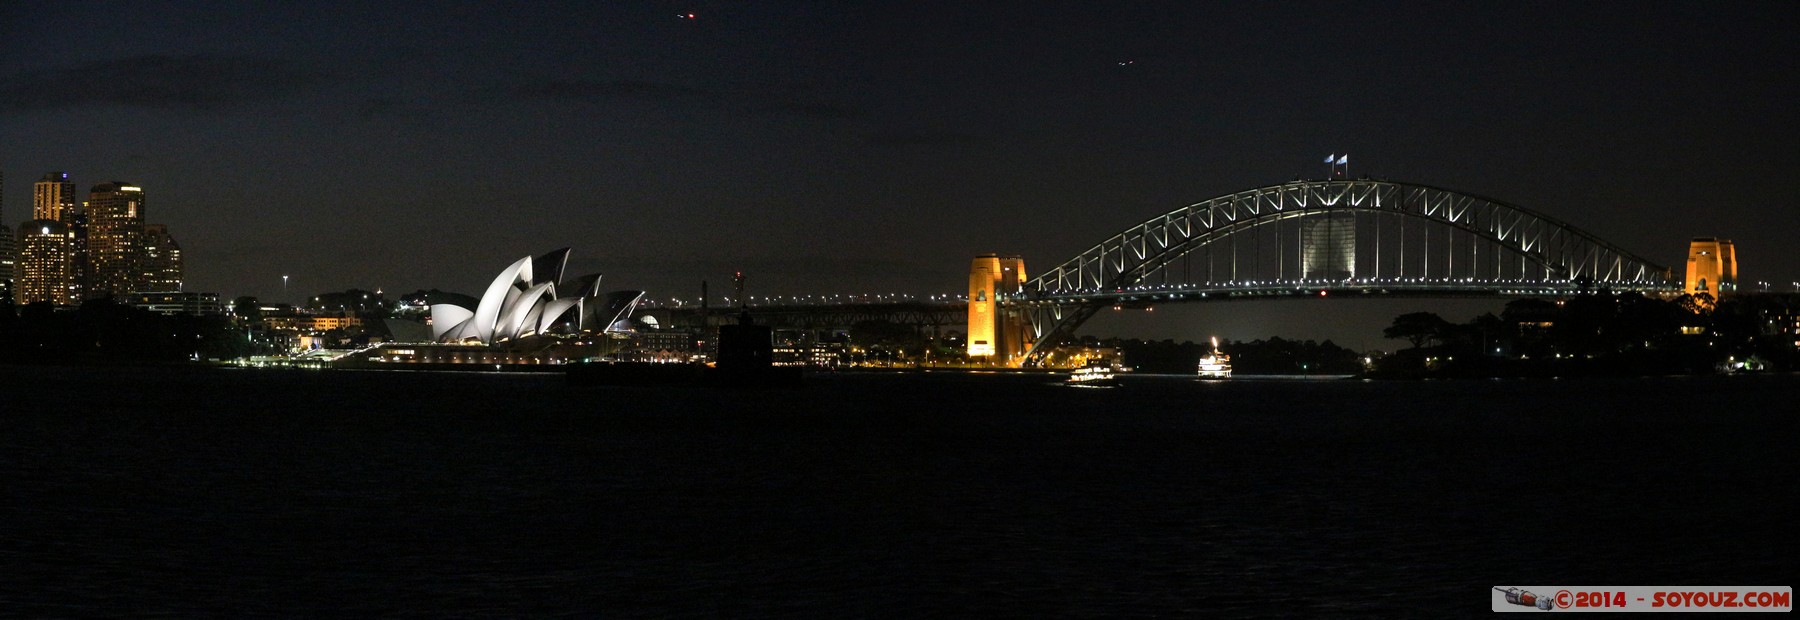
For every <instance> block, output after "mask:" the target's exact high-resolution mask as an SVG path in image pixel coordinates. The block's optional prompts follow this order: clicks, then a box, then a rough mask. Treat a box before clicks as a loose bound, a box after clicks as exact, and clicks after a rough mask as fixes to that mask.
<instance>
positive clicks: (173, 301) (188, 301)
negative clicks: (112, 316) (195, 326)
mask: <svg viewBox="0 0 1800 620" xmlns="http://www.w3.org/2000/svg"><path fill="white" fill-rule="evenodd" d="M125 303H126V304H127V305H130V306H133V307H137V308H143V309H145V310H149V311H151V312H156V313H159V314H166V315H177V314H187V315H194V316H219V315H222V314H224V313H225V308H224V306H221V305H219V294H218V293H189V292H184V291H153V292H147V293H131V294H129V295H126V296H125Z"/></svg>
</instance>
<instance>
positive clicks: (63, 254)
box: [14, 220, 78, 306]
mask: <svg viewBox="0 0 1800 620" xmlns="http://www.w3.org/2000/svg"><path fill="white" fill-rule="evenodd" d="M73 253H74V237H73V235H72V234H71V233H70V232H69V227H68V226H66V225H64V224H63V223H62V222H58V221H55V220H31V221H28V222H25V223H24V224H20V225H19V235H18V252H17V256H18V260H17V263H16V264H15V266H14V270H15V271H16V272H17V284H16V285H15V287H14V298H15V299H17V300H18V303H19V304H20V305H25V304H34V303H38V302H49V303H51V304H54V305H58V306H70V305H74V304H75V303H77V301H78V300H77V299H76V297H75V277H74V272H73V266H74V261H72V260H71V258H72V255H73Z"/></svg>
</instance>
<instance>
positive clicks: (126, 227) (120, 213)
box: [82, 181, 145, 298]
mask: <svg viewBox="0 0 1800 620" xmlns="http://www.w3.org/2000/svg"><path fill="white" fill-rule="evenodd" d="M83 212H85V213H86V215H87V248H86V250H87V252H86V254H87V271H88V273H87V274H86V276H87V282H86V286H85V287H84V288H85V289H86V290H85V291H83V292H82V295H83V296H84V297H86V298H97V297H121V298H122V297H124V295H125V294H126V293H129V292H132V291H135V290H139V289H141V288H142V287H143V285H144V284H145V282H144V279H143V274H144V266H143V263H144V260H143V256H144V190H143V188H140V187H138V186H136V185H132V184H130V183H126V182H123V181H113V182H110V183H101V184H99V185H95V186H94V189H93V190H92V191H90V192H88V201H87V205H86V207H85V208H84V209H83Z"/></svg>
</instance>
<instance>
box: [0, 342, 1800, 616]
mask: <svg viewBox="0 0 1800 620" xmlns="http://www.w3.org/2000/svg"><path fill="white" fill-rule="evenodd" d="M3 370H4V373H3V374H0V377H4V378H0V389H4V393H5V394H7V395H8V396H7V399H8V401H7V405H6V407H5V409H4V413H0V489H4V490H3V491H0V493H4V494H5V500H6V506H7V509H6V510H5V511H4V515H5V516H4V517H0V532H4V535H3V536H0V574H3V575H5V576H6V578H5V579H0V607H3V608H5V609H8V610H9V611H8V613H17V614H20V615H26V616H70V615H133V616H142V615H177V616H192V615H201V614H207V615H214V614H223V613H228V612H233V611H237V612H243V611H252V612H265V613H280V614H289V615H320V614H334V615H392V614H418V615H429V616H443V615H503V616H515V615H546V614H577V615H730V616H789V615H795V614H808V615H832V616H863V615H882V616H917V615H958V616H967V615H990V614H998V613H1004V614H1008V615H1026V614H1029V615H1038V614H1044V613H1057V612H1066V613H1072V614H1078V615H1131V616H1144V615H1192V614H1195V613H1201V612H1206V613H1210V614H1223V615H1241V614H1264V615H1269V614H1274V615H1284V614H1294V613H1307V614H1331V615H1345V614H1364V615H1379V616H1391V615H1408V614H1409V613H1418V612H1426V613H1428V614H1430V615H1440V616H1441V615H1443V613H1442V612H1444V611H1446V610H1468V609H1473V610H1476V611H1484V610H1485V609H1486V608H1487V605H1488V598H1487V589H1488V588H1489V587H1490V586H1492V585H1494V584H1497V583H1510V582H1514V581H1537V582H1560V583H1615V584H1645V585H1654V584H1684V583H1700V582H1705V583H1713V584H1762V583H1775V582H1779V581H1780V577H1782V576H1786V575H1791V574H1794V571H1793V569H1794V565H1793V562H1792V560H1790V559H1787V558H1789V557H1791V551H1789V550H1790V549H1791V548H1792V543H1793V539H1792V533H1791V527H1790V525H1789V523H1788V522H1787V518H1786V517H1785V516H1784V513H1779V512H1778V511H1776V510H1774V509H1772V508H1770V507H1769V504H1770V503H1771V502H1775V501H1776V500H1777V499H1780V498H1787V497H1792V496H1794V495H1795V493H1794V492H1795V490H1796V483H1795V482H1794V481H1793V476H1792V472H1793V471H1794V459H1793V456H1792V455H1793V454H1794V452H1793V449H1792V438H1793V437H1795V436H1796V433H1795V432H1794V431H1795V430H1796V429H1795V422H1794V419H1793V416H1792V415H1791V413H1788V410H1787V408H1786V406H1785V405H1782V404H1781V403H1786V402H1788V401H1791V399H1792V395H1793V394H1795V393H1800V392H1797V390H1796V388H1797V387H1800V380H1797V379H1796V378H1795V377H1791V376H1763V377H1733V378H1701V379H1638V380H1592V381H1585V380H1584V381H1478V382H1454V381H1441V382H1422V383H1386V382H1360V381H1237V380H1232V381H1213V382H1202V381H1197V380H1194V379H1193V378H1191V377H1146V376H1125V377H1121V380H1120V385H1119V386H1118V387H1115V388H1111V389H1079V390H1077V389H1064V388H1063V387H1062V386H1061V385H1060V384H1058V383H1053V382H1051V381H1046V380H1045V379H1044V377H1042V376H1028V375H984V376H969V375H956V374H944V373H929V374H926V373H915V374H908V375H892V376H885V375H845V376H823V377H816V378H814V379H813V380H810V381H809V383H808V384H807V385H806V386H805V387H803V388H800V389H795V390H770V391H721V390H711V389H695V388H688V387H670V388H574V387H568V386H565V385H564V384H563V383H562V382H561V381H560V379H559V378H557V377H554V376H536V375H504V374H486V375H443V374H433V373H404V374H395V373H373V372H366V373H345V372H327V373H307V372H256V371H199V370H158V369H74V370H71V369H37V368H6V369H3ZM1430 612H1437V613H1430ZM1452 613H1454V612H1452Z"/></svg>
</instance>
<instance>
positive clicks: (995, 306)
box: [968, 254, 1032, 366]
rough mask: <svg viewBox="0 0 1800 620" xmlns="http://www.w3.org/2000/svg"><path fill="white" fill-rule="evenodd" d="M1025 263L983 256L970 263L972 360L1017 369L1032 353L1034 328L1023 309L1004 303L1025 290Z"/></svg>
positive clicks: (999, 257) (1018, 260)
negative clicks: (1026, 355) (1003, 302)
mask: <svg viewBox="0 0 1800 620" xmlns="http://www.w3.org/2000/svg"><path fill="white" fill-rule="evenodd" d="M1024 284H1025V260H1024V259H1022V258H1019V257H1017V256H1001V255H998V254H983V255H981V256H977V257H975V260H974V261H973V262H971V263H970V264H969V336H968V345H969V357H972V358H976V359H977V360H982V361H986V362H987V363H989V364H993V365H1003V366H1016V365H1018V364H1019V362H1021V361H1023V359H1024V355H1025V352H1026V351H1029V350H1031V344H1032V341H1031V325H1030V322H1029V321H1028V320H1027V319H1026V317H1025V313H1024V311H1023V310H1021V309H1019V308H1016V307H1009V306H1006V305H1004V304H1002V303H1001V302H1002V301H1004V300H1006V299H1007V298H1009V297H1012V296H1015V295H1018V294H1019V293H1020V291H1022V290H1024Z"/></svg>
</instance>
